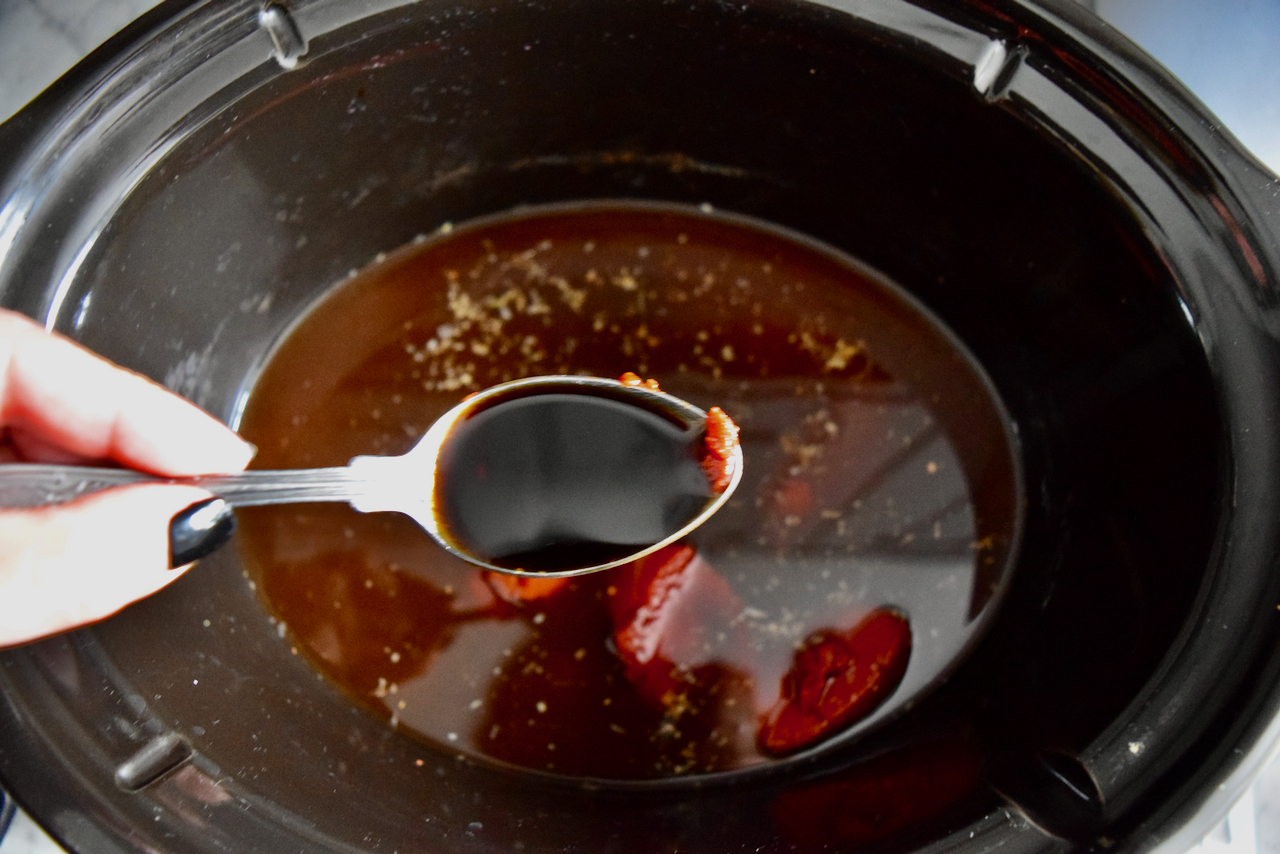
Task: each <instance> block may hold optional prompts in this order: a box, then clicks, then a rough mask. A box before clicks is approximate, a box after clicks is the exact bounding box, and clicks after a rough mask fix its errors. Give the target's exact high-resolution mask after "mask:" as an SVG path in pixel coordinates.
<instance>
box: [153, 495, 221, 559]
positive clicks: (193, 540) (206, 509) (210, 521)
mask: <svg viewBox="0 0 1280 854" xmlns="http://www.w3.org/2000/svg"><path fill="white" fill-rule="evenodd" d="M235 530H236V514H235V513H234V512H232V510H231V505H230V504H228V503H227V502H225V501H223V500H222V499H221V498H206V499H205V500H204V501H198V502H196V503H195V504H192V505H191V506H190V507H188V508H187V509H186V510H183V511H182V512H181V513H179V514H178V515H177V516H174V517H173V521H172V522H170V523H169V567H170V568H171V569H176V568H177V567H180V566H186V565H187V564H189V563H191V562H192V561H193V560H199V559H200V558H202V557H205V556H206V555H210V554H213V553H214V552H215V551H217V550H218V549H219V548H221V547H222V546H223V545H224V544H225V543H226V542H227V540H229V539H231V535H232V534H233V533H235Z"/></svg>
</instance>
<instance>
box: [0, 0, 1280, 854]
mask: <svg viewBox="0 0 1280 854" xmlns="http://www.w3.org/2000/svg"><path fill="white" fill-rule="evenodd" d="M1081 2H1082V3H1083V5H1085V6H1087V7H1089V8H1091V9H1093V10H1094V11H1096V12H1097V13H1098V14H1099V15H1100V16H1101V17H1102V18H1103V19H1104V20H1105V21H1107V22H1108V23H1110V24H1111V25H1112V26H1114V27H1116V28H1117V29H1118V30H1120V31H1121V32H1122V33H1124V34H1125V35H1127V36H1129V37H1130V38H1132V39H1133V40H1134V41H1136V42H1137V43H1138V44H1139V45H1141V46H1142V47H1143V48H1145V49H1146V50H1147V51H1148V52H1149V53H1151V54H1152V55H1153V56H1154V57H1155V58H1156V59H1158V60H1159V61H1160V62H1162V63H1163V64H1164V65H1165V66H1166V67H1167V68H1169V69H1170V70H1171V71H1172V72H1173V73H1174V74H1176V75H1177V76H1178V77H1179V78H1180V79H1181V80H1182V81H1183V83H1185V84H1186V85H1187V87H1188V88H1189V89H1190V90H1191V91H1192V92H1193V93H1194V94H1195V95H1196V96H1197V97H1199V98H1200V100H1201V101H1203V102H1204V103H1205V105H1206V106H1208V107H1209V109H1210V110H1211V111H1212V112H1213V113H1214V114H1215V115H1216V116H1217V117H1218V119H1219V120H1220V121H1221V123H1222V125H1223V126H1224V127H1225V128H1227V129H1228V130H1230V131H1231V132H1232V133H1233V134H1234V135H1235V136H1236V138H1237V139H1239V140H1240V141H1241V142H1242V143H1243V144H1244V145H1245V146H1246V147H1247V148H1248V149H1249V150H1250V151H1252V152H1253V154H1254V155H1255V156H1256V157H1257V158H1258V159H1259V160H1261V161H1262V162H1263V163H1264V164H1266V165H1267V166H1268V167H1269V168H1270V169H1271V170H1272V171H1273V172H1276V173H1280V0H1213V2H1205V0H1081ZM153 5H155V4H154V2H153V0H0V58H3V62H0V121H2V120H4V119H6V118H8V117H9V116H11V115H13V113H15V112H17V111H18V110H19V109H21V107H22V106H23V105H24V104H26V103H27V102H28V101H29V100H30V99H31V98H33V97H35V96H36V95H37V94H38V93H39V92H40V91H41V90H43V89H44V88H45V87H46V86H48V85H49V84H50V83H51V82H53V81H54V80H55V79H57V78H58V76H59V75H61V74H62V73H63V72H64V71H66V70H67V69H68V68H70V67H71V66H72V65H74V64H75V63H76V62H77V61H79V59H80V58H81V57H83V56H84V55H85V54H87V53H88V52H89V51H91V50H92V49H93V48H95V47H96V46H98V45H99V44H101V43H102V42H103V41H105V40H106V39H107V38H109V37H110V36H111V35H113V34H114V33H115V32H117V31H118V30H119V29H120V28H121V27H123V26H124V25H125V24H127V23H128V22H129V21H131V20H133V19H134V18H136V17H137V16H139V15H141V14H142V13H143V12H145V11H146V10H148V9H149V8H151V7H152V6H153ZM1201 847H1202V849H1204V850H1206V851H1209V850H1214V851H1215V852H1217V851H1229V852H1231V854H1250V852H1253V851H1256V852H1259V854H1280V763H1273V764H1272V766H1271V768H1270V769H1269V770H1268V771H1267V772H1265V773H1264V774H1263V775H1262V776H1261V778H1260V779H1259V780H1258V782H1257V784H1256V785H1255V786H1254V788H1253V790H1252V791H1251V792H1249V793H1248V794H1247V795H1246V797H1245V799H1244V800H1243V801H1242V802H1241V804H1240V805H1239V806H1238V807H1237V809H1236V810H1234V811H1233V812H1232V814H1231V816H1230V817H1229V818H1228V820H1227V821H1225V822H1224V823H1223V825H1221V826H1219V827H1218V828H1217V829H1215V831H1214V832H1213V833H1212V834H1210V836H1209V838H1207V839H1206V840H1205V842H1204V843H1202V846H1201ZM60 851H61V849H60V848H58V846H57V845H55V844H54V843H53V842H52V841H51V840H49V838H48V837H47V836H45V835H44V833H43V832H42V831H41V830H40V828H39V826H38V825H37V824H36V823H35V822H34V821H32V820H31V819H30V818H29V817H28V816H26V815H24V814H23V813H21V812H19V813H18V814H17V816H16V818H15V820H14V822H13V825H12V826H11V827H10V829H9V832H8V833H7V834H6V835H5V836H4V837H3V839H2V840H0V854H57V852H60Z"/></svg>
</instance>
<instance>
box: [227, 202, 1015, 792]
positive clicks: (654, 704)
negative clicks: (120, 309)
mask: <svg viewBox="0 0 1280 854" xmlns="http://www.w3.org/2000/svg"><path fill="white" fill-rule="evenodd" d="M630 370H634V371H636V372H637V373H639V374H641V375H642V376H645V377H653V378H656V379H657V380H658V381H659V382H660V384H661V386H662V388H663V390H665V391H668V392H670V393H672V394H674V395H676V396H678V397H682V398H684V399H686V400H689V401H691V402H693V403H695V404H696V405H698V406H700V407H702V408H710V407H711V406H712V405H720V406H722V407H723V408H724V410H725V411H726V412H728V413H729V414H730V415H731V416H732V417H733V419H734V420H735V421H736V422H737V423H738V425H739V426H740V427H741V442H742V448H743V452H744V455H745V468H744V472H745V474H744V479H743V482H742V485H741V486H740V487H739V490H738V492H737V493H736V494H735V495H734V496H733V498H732V499H731V500H730V501H729V503H728V504H727V505H726V507H725V508H724V509H723V510H721V512H720V513H719V514H717V516H715V517H714V518H713V519H712V520H710V521H709V522H708V523H707V524H706V525H704V526H703V527H702V528H701V529H699V530H698V531H697V532H696V533H695V535H694V536H693V537H692V538H691V541H690V544H689V545H690V546H691V550H690V551H689V552H687V553H685V554H683V555H682V556H681V557H680V560H681V561H684V563H683V564H682V566H685V565H687V566H688V567H690V569H689V571H688V572H687V573H685V574H684V575H682V576H681V581H680V584H681V585H682V587H681V588H680V589H681V590H682V591H684V593H682V598H680V600H679V604H678V606H676V607H673V608H671V609H669V610H668V611H666V612H663V614H662V618H663V619H664V620H666V621H667V625H666V627H665V628H663V629H662V630H661V632H660V633H659V634H655V635H654V636H653V637H652V638H651V640H654V642H655V644H657V645H658V649H657V654H656V655H655V657H654V659H653V660H656V661H658V662H659V663H660V664H661V665H662V666H661V668H660V669H658V670H653V669H652V668H649V669H645V668H641V667H639V665H638V662H639V658H637V653H636V650H637V649H639V647H636V648H620V647H619V645H618V643H619V639H621V638H623V628H624V626H623V625H622V623H620V620H621V621H623V622H625V620H626V619H628V617H626V616H619V615H620V614H622V615H625V614H628V613H630V614H632V615H633V616H634V613H635V607H634V602H632V600H631V599H628V598H627V597H633V598H634V597H635V596H636V595H637V594H634V593H630V592H627V591H628V590H629V589H630V588H628V587H627V586H626V585H627V584H628V583H630V580H629V579H634V578H635V577H639V575H642V574H643V571H642V569H636V568H633V567H622V568H620V569H619V570H615V571H612V573H613V574H600V575H594V576H588V577H584V578H580V579H573V580H569V581H565V582H563V583H560V584H557V585H554V587H553V588H548V589H547V590H541V591H538V592H537V594H536V595H525V596H523V597H522V595H519V594H515V593H512V592H511V591H510V590H508V589H506V588H503V587H502V586H501V585H499V584H495V583H494V582H493V580H492V579H489V578H486V577H485V576H484V575H483V574H482V573H480V572H479V571H478V570H476V569H475V568H473V567H471V566H469V565H467V564H465V563H463V562H462V561H460V560H458V559H456V558H453V557H451V556H449V555H448V554H446V553H445V552H443V551H442V550H441V549H439V548H438V547H437V546H435V545H434V544H433V543H432V542H431V541H430V540H429V539H428V538H427V537H426V536H425V535H424V534H423V533H422V532H421V531H420V530H419V529H418V528H417V527H416V526H415V525H414V524H413V523H412V522H410V521H409V520H408V519H407V518H403V517H400V516H397V515H393V514H370V515H361V514H359V513H356V512H354V511H352V510H350V509H349V508H346V507H344V506H324V505H313V506H295V507H280V508H258V509H254V510H253V511H251V512H248V513H245V515H244V518H243V525H242V531H243V538H242V542H243V546H244V551H245V555H246V559H247V563H248V565H249V566H250V567H251V571H252V574H253V575H252V577H253V579H254V581H255V583H256V585H257V589H258V591H259V592H260V593H261V595H262V596H263V597H264V599H265V600H266V603H267V605H268V606H269V608H270V610H271V611H272V613H273V615H274V619H276V620H278V621H279V623H280V634H281V636H282V637H287V638H288V639H289V642H290V643H291V644H293V646H294V647H295V648H296V650H297V651H298V652H299V653H301V654H303V655H305V656H307V657H308V658H309V659H310V660H311V661H312V662H313V663H314V664H315V666H316V667H318V668H319V669H320V670H321V671H322V672H323V673H324V674H325V675H326V676H327V677H329V678H330V679H331V680H333V681H334V682H335V683H336V684H338V685H339V686H341V687H342V688H343V689H344V690H345V691H346V692H347V693H348V694H349V695H350V696H351V697H353V698H354V699H355V700H356V701H357V702H359V703H360V704H361V705H363V706H365V707H366V708H368V709H370V710H372V711H373V712H375V713H377V714H381V715H384V716H386V717H388V718H389V719H390V720H391V722H392V724H393V725H394V726H396V727H398V728H399V729H400V730H401V731H404V732H407V733H410V734H412V735H414V736H416V737H418V738H421V739H424V740H426V741H428V742H430V743H435V744H439V745H440V746H442V747H443V748H446V749H448V750H449V751H451V752H456V753H461V754H468V755H471V756H474V757H477V758H488V759H490V760H498V761H500V762H503V763H510V764H513V765H517V766H523V767H526V768H531V769H536V770H540V771H551V772H556V773H563V774H571V775H588V776H596V777H605V778H631V779H644V778H653V777H663V776H669V775H673V774H691V773H705V772H714V771H724V770H730V769H736V768H743V767H748V766H753V765H758V764H762V763H767V762H771V761H775V759H776V756H775V755H774V754H773V753H770V752H766V751H764V750H762V749H761V748H760V746H758V734H759V730H760V727H761V719H762V716H763V715H764V714H765V713H766V711H768V710H769V709H771V708H772V707H774V706H775V705H776V703H777V702H778V699H779V695H780V690H781V686H782V684H783V682H784V677H785V676H786V674H787V672H788V669H789V668H790V667H791V666H792V663H793V660H794V659H795V656H796V655H797V650H798V649H799V648H801V647H803V646H804V645H805V643H806V639H811V638H814V637H818V636H825V635H821V633H823V632H827V633H842V632H843V633H847V632H849V631H851V630H853V629H854V628H855V627H856V626H858V625H859V624H860V622H861V621H863V620H864V619H866V618H868V616H869V615H872V614H874V613H875V612H877V610H879V609H886V608H888V609H892V612H893V613H895V614H900V615H902V617H903V618H904V619H905V620H908V621H909V625H910V634H911V638H910V660H909V664H908V665H907V667H906V672H905V674H904V675H902V676H901V683H900V684H898V685H897V690H898V692H900V693H901V694H903V695H910V694H913V693H916V692H919V691H921V690H923V689H925V688H927V687H929V686H931V685H933V684H934V683H936V681H937V680H938V679H939V678H940V677H941V676H942V675H944V674H945V673H946V672H947V670H948V668H949V667H950V665H951V663H952V661H953V660H954V659H955V657H956V656H957V655H958V653H959V652H960V651H961V650H963V649H965V648H966V647H967V646H968V645H969V644H971V643H972V642H973V640H974V637H975V634H976V632H977V631H978V629H979V628H980V627H981V626H982V625H983V624H984V623H985V620H986V618H987V616H989V612H990V610H991V608H990V607H988V606H989V605H991V603H993V602H994V601H995V598H996V594H997V593H998V592H999V589H1000V587H1001V585H1002V583H1003V572H1004V568H1005V566H1006V557H1007V554H1008V550H1009V549H1010V547H1011V545H1012V543H1013V540H1014V536H1015V528H1016V521H1015V517H1016V512H1015V508H1016V507H1017V506H1018V497H1017V479H1016V475H1015V472H1014V466H1015V463H1014V462H1013V461H1012V460H1013V456H1012V453H1011V450H1010V448H1009V444H1008V443H1009V439H1008V432H1007V429H1006V425H1005V423H1004V421H1003V420H1002V415H1001V411H1000V409H999V407H998V405H997V404H996V403H995V402H994V401H993V399H992V395H991V392H990V391H989V388H988V386H987V385H986V383H985V382H984V381H983V379H982V378H981V377H980V376H979V375H978V373H977V372H976V371H975V369H974V368H973V367H972V363H971V361H970V360H969V359H968V357H967V356H966V355H965V354H964V353H963V352H961V351H960V349H959V348H958V347H957V346H956V344H955V342H954V341H953V340H952V339H951V337H950V336H949V335H948V334H947V333H945V332H944V331H942V330H941V329H940V328H939V327H938V326H937V325H936V324H935V323H934V322H933V321H932V320H931V319H930V318H929V317H928V316H926V315H925V314H924V313H923V312H922V311H920V310H919V309H918V307H916V306H915V305H914V304H913V303H912V302H910V301H909V300H907V299H906V298H904V297H903V296H902V295H901V294H900V293H899V292H898V291H897V290H896V289H895V288H893V287H892V286H890V285H888V284H886V283H884V282H882V281H881V280H879V279H878V278H877V277H875V276H874V275H873V274H870V273H869V272H866V271H863V270H860V269H858V268H856V267H855V266H854V265H853V264H851V263H848V262H845V261H843V260H841V259H838V258H836V257H833V256H832V255H829V254H827V253H825V252H821V251H818V250H817V249H816V248H815V247H812V246H809V245H807V244H806V243H804V242H802V241H800V240H795V239H790V238H788V237H786V236H784V235H781V234H777V233H774V232H772V231H770V230H766V229H764V228H762V227H758V226H756V225H753V224H750V223H745V222H741V221H737V220H730V219H728V218H725V217H721V216H717V215H711V214H709V213H706V212H698V211H696V210H694V209H689V208H674V207H665V206H661V207H660V206H647V205H646V206H640V205H620V204H619V205H604V204H601V205H594V206H583V207H577V208H557V209H540V210H533V211H527V212H518V213H514V214H511V215H508V216H505V217H501V218H495V219H492V220H487V221H483V222H478V223H473V224H469V225H467V226H466V227H463V228H458V229H456V230H452V231H451V233H447V234H438V235H435V236H433V237H431V238H429V239H425V240H423V241H421V242H420V243H418V244H415V245H413V246H411V247H406V248H405V249H404V250H402V251H400V252H398V253H396V254H394V255H393V256H391V257H389V258H386V259H379V261H378V262H377V263H375V264H373V265H371V266H370V267H368V268H367V269H366V270H364V271H362V272H361V273H359V274H358V275H356V276H355V277H353V278H352V279H350V280H349V281H347V282H344V283H342V284H341V285H340V286H339V287H337V288H335V289H334V290H333V291H332V292H331V293H330V294H329V295H327V296H326V298H325V299H323V300H322V301H321V302H320V303H319V304H318V305H317V306H316V307H315V308H314V309H313V310H312V311H311V312H310V313H309V314H308V315H307V316H306V317H305V318H304V319H303V320H302V321H301V322H300V324H299V325H298V326H297V327H296V328H295V329H293V330H292V331H291V332H290V333H289V334H288V335H287V336H286V338H285V339H284V341H283V343H282V345H281V346H280V347H279V349H278V350H277V351H276V352H275V353H274V354H273V355H272V356H271V358H270V359H269V360H268V363H267V364H266V366H265V368H264V370H263V372H262V374H261V376H260V378H259V379H258V381H257V382H256V384H255V386H254V388H253V389H252V392H251V394H250V396H249V399H248V403H247V406H246V409H245V411H244V414H243V418H242V420H241V423H240V429H241V431H242V433H243V434H244V435H245V436H246V437H247V438H248V439H250V440H251V441H253V442H255V443H257V445H258V446H259V448H260V453H259V455H258V458H257V460H256V462H255V465H257V466H259V467H263V468H268V467H270V468H276V467H279V468H291V467H302V466H322V465H339V464H342V463H345V462H346V461H347V460H348V459H349V458H351V457H353V456H357V455H360V454H396V453H402V452H403V451H405V450H407V449H408V448H409V447H411V446H412V445H413V443H414V442H415V440H416V439H417V438H418V437H419V436H420V435H421V433H422V432H423V431H425V429H426V428H427V427H428V426H429V425H430V424H431V423H432V422H433V421H434V420H435V419H436V418H437V417H439V416H440V415H441V414H443V413H444V412H445V411H446V410H447V409H448V408H449V407H450V406H452V405H454V404H456V403H457V402H458V400H460V399H461V398H462V397H463V396H465V395H466V394H469V393H471V392H474V391H478V390H480V389H483V388H486V387H488V386H491V385H494V384H496V383H499V382H503V381H506V380H511V379H515V378H517V377H521V376H531V375H540V374H553V373H564V374H572V373H585V374H592V375H596V376H605V377H617V376H619V375H621V374H622V373H623V372H625V371H630ZM975 485H978V486H975ZM668 557H670V555H668ZM628 572H631V573H632V574H631V575H630V576H628V575H627V574H626V573H628ZM684 594H687V595H684ZM628 602H632V604H631V605H628ZM620 603H621V604H620ZM628 609H630V610H628ZM645 654H647V653H645ZM628 656H630V657H628ZM889 705H892V704H887V705H886V707H885V708H888V706H889ZM878 714H880V710H873V711H870V712H868V713H867V716H866V717H864V718H863V719H862V720H861V723H859V722H858V721H853V722H851V723H850V726H853V727H857V726H860V725H870V724H873V723H875V722H876V720H877V715H878ZM828 737H829V736H828Z"/></svg>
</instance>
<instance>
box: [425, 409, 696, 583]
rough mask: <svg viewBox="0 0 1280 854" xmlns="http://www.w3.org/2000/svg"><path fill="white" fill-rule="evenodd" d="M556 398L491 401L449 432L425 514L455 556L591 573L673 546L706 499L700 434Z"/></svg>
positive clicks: (643, 413)
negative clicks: (431, 515)
mask: <svg viewBox="0 0 1280 854" xmlns="http://www.w3.org/2000/svg"><path fill="white" fill-rule="evenodd" d="M555 388H556V387H555V386H552V387H545V388H544V387H541V386H540V387H538V389H537V390H536V391H533V392H530V391H529V390H522V389H513V390H511V391H502V392H497V393H496V394H497V395H498V397H497V399H492V398H490V399H487V400H486V401H485V402H484V405H483V407H484V408H482V409H479V410H477V411H472V412H468V413H467V415H466V416H465V417H464V418H461V419H460V420H459V421H458V422H457V423H456V424H454V425H453V426H452V427H451V428H450V430H449V432H448V436H447V438H446V439H445V442H444V444H443V445H441V448H440V455H439V457H438V459H437V461H436V476H435V487H434V493H433V501H432V504H433V507H434V509H435V515H436V520H437V525H438V528H439V530H440V531H441V533H442V534H443V535H444V536H445V537H447V539H448V541H449V542H450V543H451V545H454V546H456V547H458V549H459V550H460V551H461V552H462V553H463V554H466V555H468V556H470V557H473V558H476V559H478V560H480V561H483V562H484V563H486V564H488V565H490V566H499V567H505V568H507V569H522V570H525V571H529V572H559V571H566V570H574V569H582V568H585V567H590V566H598V565H600V564H605V563H611V562H613V561H616V560H622V559H624V558H626V557H628V556H629V555H635V554H637V553H639V552H640V551H642V550H644V549H646V548H649V547H651V546H653V545H654V544H656V543H659V542H662V541H663V540H665V539H667V538H668V537H671V536H674V535H675V534H677V533H678V532H679V531H680V530H681V529H682V528H684V527H685V526H686V525H687V524H689V522H691V521H692V520H693V519H694V518H695V517H697V516H698V514H699V513H701V512H702V511H703V510H704V509H705V508H706V506H707V504H708V503H710V502H711V501H712V500H713V499H714V497H715V494H714V493H713V492H712V488H711V487H712V484H711V482H710V481H709V480H708V478H707V476H706V474H705V473H704V472H703V470H702V465H701V451H702V446H703V439H704V437H705V430H704V429H702V428H701V427H700V426H693V425H691V424H689V423H687V422H686V421H683V420H680V419H677V418H675V417H674V416H672V415H670V414H669V413H665V412H662V411H655V409H654V408H651V407H649V406H642V405H641V403H640V402H624V401H622V400H616V399H611V398H606V397H602V396H597V395H596V394H591V393H578V392H574V391H573V390H572V387H571V386H566V387H565V388H564V389H563V390H561V391H558V392H557V391H555ZM618 388H619V389H621V384H619V385H618Z"/></svg>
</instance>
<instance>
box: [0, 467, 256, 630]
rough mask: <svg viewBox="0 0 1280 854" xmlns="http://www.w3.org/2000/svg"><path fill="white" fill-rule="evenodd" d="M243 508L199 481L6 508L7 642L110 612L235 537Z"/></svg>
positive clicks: (2, 603)
mask: <svg viewBox="0 0 1280 854" xmlns="http://www.w3.org/2000/svg"><path fill="white" fill-rule="evenodd" d="M234 528H235V516H234V515H233V514H232V513H231V510H230V508H229V507H227V505H226V504H225V503H223V502H222V501H221V500H219V499H216V498H212V497H211V496H210V495H209V493H207V492H205V491H204V490H202V489H198V488H196V487H193V486H179V485H173V484H164V485H161V484H146V485H139V486H128V487H123V488H117V489H111V490H107V491H104V492H99V493H95V494H93V495H89V496H86V497H84V498H80V499H77V500H76V501H73V502H70V503H68V504H60V505H57V506H53V507H40V508H34V509H22V510H6V511H3V512H0V543H3V544H4V551H3V553H0V591H3V595H0V647H5V646H9V645H12V644H19V643H24V642H26V641H29V640H35V639H36V638H40V637H44V636H46V635H51V634H56V633H58V632H63V631H67V630H69V629H73V628H77V627H79V626H83V625H85V624H87V623H92V622H96V621H98V620H101V619H103V618H105V617H109V616H111V615H112V614H114V613H116V612H117V611H119V610H121V609H122V608H124V607H125V606H126V605H129V604H131V603H133V602H136V601H137V600H139V599H142V598H145V597H147V596H149V595H151V594H152V593H155V592H156V591H157V590H159V589H160V588H162V587H164V586H166V585H167V584H169V583H170V582H172V581H173V580H174V579H176V578H178V577H179V576H180V575H182V572H175V571H172V570H171V568H170V567H171V565H172V564H173V563H174V562H177V563H179V564H187V565H189V564H190V562H191V561H193V560H195V559H196V558H199V557H203V556H204V555H206V554H208V553H210V552H212V551H213V550H214V549H216V548H217V547H218V546H220V545H222V544H223V543H224V542H226V540H227V539H228V538H230V536H231V533H232V531H233V530H234Z"/></svg>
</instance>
